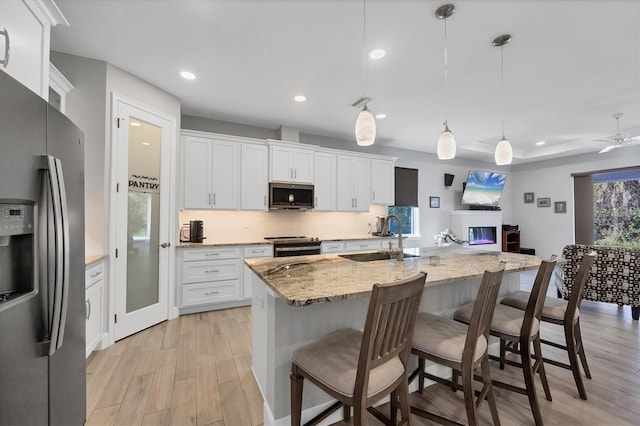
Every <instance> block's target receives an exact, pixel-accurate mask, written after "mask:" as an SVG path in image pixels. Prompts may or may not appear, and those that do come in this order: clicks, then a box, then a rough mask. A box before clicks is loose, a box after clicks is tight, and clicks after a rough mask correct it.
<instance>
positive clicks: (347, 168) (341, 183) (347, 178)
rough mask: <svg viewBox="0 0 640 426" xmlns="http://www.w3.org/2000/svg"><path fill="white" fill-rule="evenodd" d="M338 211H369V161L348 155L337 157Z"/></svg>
mask: <svg viewBox="0 0 640 426" xmlns="http://www.w3.org/2000/svg"><path fill="white" fill-rule="evenodd" d="M337 169H338V173H337V178H338V182H337V184H338V190H337V196H338V198H337V207H338V211H352V212H366V211H369V204H370V199H369V194H370V190H371V160H370V159H369V158H365V157H357V156H350V155H338V156H337Z"/></svg>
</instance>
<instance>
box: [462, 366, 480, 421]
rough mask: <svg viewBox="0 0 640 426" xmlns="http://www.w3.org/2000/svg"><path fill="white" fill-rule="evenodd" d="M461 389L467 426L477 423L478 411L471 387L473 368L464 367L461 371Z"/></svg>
mask: <svg viewBox="0 0 640 426" xmlns="http://www.w3.org/2000/svg"><path fill="white" fill-rule="evenodd" d="M461 373H462V374H461V377H462V389H463V390H464V407H465V409H466V410H467V421H468V422H469V426H476V425H478V424H479V423H478V411H477V410H476V401H475V391H474V389H473V370H472V369H471V368H464V369H463V371H462V372H461Z"/></svg>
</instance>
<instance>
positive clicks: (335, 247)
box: [320, 241, 345, 254]
mask: <svg viewBox="0 0 640 426" xmlns="http://www.w3.org/2000/svg"><path fill="white" fill-rule="evenodd" d="M344 252H345V247H344V241H323V242H322V243H321V244H320V253H321V254H328V253H344Z"/></svg>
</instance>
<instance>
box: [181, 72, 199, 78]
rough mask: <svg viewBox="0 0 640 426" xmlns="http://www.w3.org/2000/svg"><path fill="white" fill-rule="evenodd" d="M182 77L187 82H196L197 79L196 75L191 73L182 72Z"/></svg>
mask: <svg viewBox="0 0 640 426" xmlns="http://www.w3.org/2000/svg"><path fill="white" fill-rule="evenodd" d="M180 76H181V77H182V78H184V79H187V80H195V79H196V75H195V74H194V73H192V72H190V71H182V72H180Z"/></svg>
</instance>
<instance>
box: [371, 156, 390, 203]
mask: <svg viewBox="0 0 640 426" xmlns="http://www.w3.org/2000/svg"><path fill="white" fill-rule="evenodd" d="M394 203H395V162H394V161H393V160H379V159H372V160H371V204H382V205H386V206H390V205H393V204H394Z"/></svg>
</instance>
